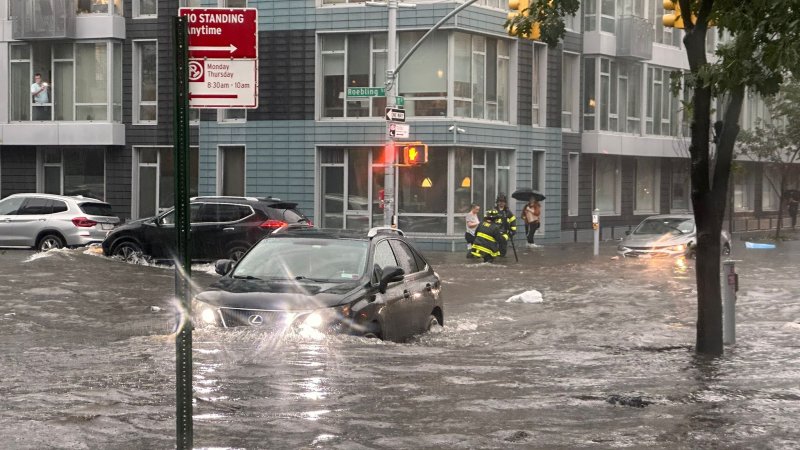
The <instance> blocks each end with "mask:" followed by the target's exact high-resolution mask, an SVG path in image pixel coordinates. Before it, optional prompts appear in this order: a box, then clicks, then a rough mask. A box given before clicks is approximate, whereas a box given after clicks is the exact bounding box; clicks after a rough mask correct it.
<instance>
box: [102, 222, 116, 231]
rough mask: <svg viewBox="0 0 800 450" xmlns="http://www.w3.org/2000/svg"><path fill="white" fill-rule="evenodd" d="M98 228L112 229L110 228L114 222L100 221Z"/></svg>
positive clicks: (112, 227)
mask: <svg viewBox="0 0 800 450" xmlns="http://www.w3.org/2000/svg"><path fill="white" fill-rule="evenodd" d="M100 229H101V230H112V229H114V224H113V223H101V224H100Z"/></svg>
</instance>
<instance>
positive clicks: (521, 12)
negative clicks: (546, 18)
mask: <svg viewBox="0 0 800 450" xmlns="http://www.w3.org/2000/svg"><path fill="white" fill-rule="evenodd" d="M530 4H531V2H530V0H508V8H509V9H510V10H511V12H509V13H508V22H507V25H506V31H508V34H510V35H511V36H517V37H521V38H524V39H530V40H538V39H540V38H541V37H542V35H541V32H540V30H539V22H534V23H532V24H531V29H530V33H528V34H525V35H521V34H520V31H519V30H517V26H516V25H514V24H513V23H512V22H513V21H514V19H515V18H516V17H518V16H523V17H527V16H528V15H529V14H530V11H529V10H528V8H529V7H530Z"/></svg>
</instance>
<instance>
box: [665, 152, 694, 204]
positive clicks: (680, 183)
mask: <svg viewBox="0 0 800 450" xmlns="http://www.w3.org/2000/svg"><path fill="white" fill-rule="evenodd" d="M689 164H690V163H689V161H687V160H680V161H673V162H672V181H671V182H670V211H671V212H687V211H689V210H691V204H692V203H691V198H690V196H689V195H690V193H691V185H692V177H691V172H690V166H689Z"/></svg>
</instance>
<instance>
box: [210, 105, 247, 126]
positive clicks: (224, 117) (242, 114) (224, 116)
mask: <svg viewBox="0 0 800 450" xmlns="http://www.w3.org/2000/svg"><path fill="white" fill-rule="evenodd" d="M217 121H218V122H223V123H224V122H238V123H241V122H247V110H246V109H242V108H225V109H218V110H217Z"/></svg>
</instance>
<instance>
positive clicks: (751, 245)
mask: <svg viewBox="0 0 800 450" xmlns="http://www.w3.org/2000/svg"><path fill="white" fill-rule="evenodd" d="M744 246H745V247H746V248H775V244H761V243H758V242H745V243H744Z"/></svg>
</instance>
